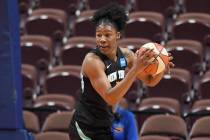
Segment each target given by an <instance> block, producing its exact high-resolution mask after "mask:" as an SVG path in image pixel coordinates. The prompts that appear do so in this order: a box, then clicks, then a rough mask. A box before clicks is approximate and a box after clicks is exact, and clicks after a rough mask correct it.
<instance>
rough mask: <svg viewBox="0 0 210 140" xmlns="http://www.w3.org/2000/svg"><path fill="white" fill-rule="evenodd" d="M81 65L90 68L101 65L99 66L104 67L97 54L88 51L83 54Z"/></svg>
mask: <svg viewBox="0 0 210 140" xmlns="http://www.w3.org/2000/svg"><path fill="white" fill-rule="evenodd" d="M82 65H83V67H91V68H97V67H101V68H104V63H103V62H102V60H101V59H100V57H99V56H98V55H96V54H95V53H88V54H87V55H86V56H85V59H84V61H83V64H82Z"/></svg>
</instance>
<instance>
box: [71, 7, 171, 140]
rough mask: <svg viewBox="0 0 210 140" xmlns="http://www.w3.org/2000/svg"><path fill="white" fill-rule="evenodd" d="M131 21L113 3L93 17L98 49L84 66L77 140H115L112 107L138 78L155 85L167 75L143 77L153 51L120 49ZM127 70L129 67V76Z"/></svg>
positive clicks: (75, 125) (76, 121)
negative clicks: (122, 37) (121, 39)
mask: <svg viewBox="0 0 210 140" xmlns="http://www.w3.org/2000/svg"><path fill="white" fill-rule="evenodd" d="M127 19H128V17H127V15H126V12H125V10H124V9H123V7H121V6H119V5H117V4H113V3H112V4H109V5H107V6H105V7H103V8H101V9H99V10H98V11H96V12H95V14H94V16H93V22H94V23H95V25H96V44H97V46H96V49H94V50H93V51H92V52H90V53H88V54H87V55H86V57H85V59H84V61H83V64H82V69H81V75H82V76H81V86H82V95H81V99H80V101H79V102H78V105H77V107H76V111H75V113H74V116H73V118H72V122H71V125H70V131H69V133H70V137H71V139H73V140H112V134H111V126H112V120H113V113H112V106H114V105H115V104H116V103H117V102H119V101H120V99H121V98H122V97H123V96H124V95H125V94H126V92H127V91H128V89H129V88H130V86H131V85H132V83H133V82H134V80H135V79H136V78H139V79H140V80H141V81H142V82H144V83H145V84H146V85H148V86H155V85H156V84H157V83H158V82H159V81H160V80H161V78H162V76H163V73H160V74H158V75H156V76H154V77H153V76H148V75H143V74H141V72H142V71H143V69H144V68H145V67H146V66H148V65H149V64H150V62H148V60H149V59H150V58H152V57H154V54H153V53H152V50H146V51H144V52H143V53H141V54H139V53H138V52H137V53H136V54H134V53H132V51H130V50H128V49H125V48H119V47H118V44H117V40H118V39H119V38H120V34H121V32H122V31H123V29H124V27H125V24H126V21H127ZM170 59H171V57H170ZM151 63H152V62H151ZM169 65H173V63H171V62H170V63H169ZM125 68H129V71H128V73H127V74H126V75H125Z"/></svg>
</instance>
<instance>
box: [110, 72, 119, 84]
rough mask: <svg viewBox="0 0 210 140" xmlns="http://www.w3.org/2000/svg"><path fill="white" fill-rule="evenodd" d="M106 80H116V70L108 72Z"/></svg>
mask: <svg viewBox="0 0 210 140" xmlns="http://www.w3.org/2000/svg"><path fill="white" fill-rule="evenodd" d="M108 80H109V82H113V81H115V80H117V72H113V73H111V74H109V75H108Z"/></svg>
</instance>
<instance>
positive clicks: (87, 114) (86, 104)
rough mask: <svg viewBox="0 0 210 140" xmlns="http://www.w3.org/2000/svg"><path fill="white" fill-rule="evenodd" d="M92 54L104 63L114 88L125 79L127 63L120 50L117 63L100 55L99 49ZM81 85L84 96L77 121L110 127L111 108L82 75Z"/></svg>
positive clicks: (77, 110)
mask: <svg viewBox="0 0 210 140" xmlns="http://www.w3.org/2000/svg"><path fill="white" fill-rule="evenodd" d="M90 53H95V54H96V55H97V56H99V57H100V59H101V60H102V61H103V62H104V64H105V70H104V71H105V73H106V75H107V78H108V80H109V82H110V84H111V86H112V87H114V86H115V85H116V83H117V82H119V81H121V80H122V79H123V78H124V77H125V68H126V67H127V61H126V59H125V57H124V55H123V53H122V52H121V50H120V49H119V48H118V49H117V61H116V62H113V61H112V60H110V59H109V58H108V57H107V56H105V55H103V54H102V53H100V51H99V49H97V48H96V49H94V50H93V51H92V52H90ZM81 85H82V94H81V98H80V100H79V102H78V104H77V107H76V112H75V116H74V119H75V121H77V122H78V123H82V124H85V125H87V126H91V127H110V126H111V125H112V120H113V113H112V108H111V106H109V105H108V104H107V103H106V102H105V101H104V100H103V98H102V97H101V96H100V95H99V94H98V93H97V92H96V91H95V89H94V88H93V87H92V85H91V82H90V80H89V79H88V78H87V77H85V76H83V75H81Z"/></svg>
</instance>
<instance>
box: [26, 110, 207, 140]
mask: <svg viewBox="0 0 210 140" xmlns="http://www.w3.org/2000/svg"><path fill="white" fill-rule="evenodd" d="M72 115H73V112H56V113H52V114H50V115H49V116H47V118H46V120H45V122H44V125H43V126H42V128H41V130H40V128H39V127H40V126H39V122H38V121H37V116H36V114H34V113H32V112H29V111H24V112H23V116H24V123H25V127H26V129H27V130H29V131H30V132H32V133H33V134H34V135H35V136H36V137H37V135H40V134H44V133H48V132H62V133H66V132H68V131H69V124H70V121H71V118H72ZM209 123H210V117H209V116H206V117H201V118H199V119H198V120H196V121H195V122H194V123H193V126H192V128H191V129H190V130H189V131H188V130H187V123H186V122H185V120H184V119H182V118H181V117H179V116H176V115H152V116H150V117H149V118H147V119H146V120H145V121H144V123H143V126H142V128H141V130H140V131H139V138H140V139H145V140H150V139H152V138H154V139H157V140H159V139H161V138H163V139H161V140H164V139H166V140H172V139H178V140H187V139H188V138H190V139H195V138H204V137H205V138H210V131H209V128H208V124H209ZM169 128H170V129H169ZM38 130H39V131H38ZM40 132H41V133H40Z"/></svg>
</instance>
